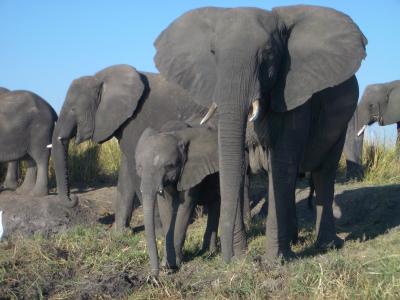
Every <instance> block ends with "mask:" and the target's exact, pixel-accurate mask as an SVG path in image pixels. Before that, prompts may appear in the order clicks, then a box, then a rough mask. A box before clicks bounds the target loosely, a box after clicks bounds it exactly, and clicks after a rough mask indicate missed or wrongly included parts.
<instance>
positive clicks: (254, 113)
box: [249, 99, 260, 122]
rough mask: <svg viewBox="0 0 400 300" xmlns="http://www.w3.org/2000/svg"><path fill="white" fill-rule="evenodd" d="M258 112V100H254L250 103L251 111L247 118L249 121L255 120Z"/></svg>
mask: <svg viewBox="0 0 400 300" xmlns="http://www.w3.org/2000/svg"><path fill="white" fill-rule="evenodd" d="M259 114H260V100H259V99H257V100H254V101H253V103H252V111H251V116H250V118H249V122H254V121H255V120H257V118H258V115H259Z"/></svg>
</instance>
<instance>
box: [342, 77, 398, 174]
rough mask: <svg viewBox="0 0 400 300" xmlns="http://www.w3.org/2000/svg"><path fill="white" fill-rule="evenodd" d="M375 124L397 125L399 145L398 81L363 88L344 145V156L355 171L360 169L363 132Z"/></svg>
mask: <svg viewBox="0 0 400 300" xmlns="http://www.w3.org/2000/svg"><path fill="white" fill-rule="evenodd" d="M376 122H378V124H379V125H380V126H386V125H391V124H395V123H397V143H399V140H400V80H395V81H391V82H386V83H378V84H370V85H368V86H367V87H366V88H365V91H364V93H363V96H362V97H361V100H360V103H359V104H358V106H357V109H356V111H355V113H354V116H353V118H352V120H351V122H350V124H349V130H348V136H347V138H346V144H345V150H346V151H345V154H346V155H348V156H349V157H350V158H351V159H352V161H353V162H354V168H355V169H360V167H361V168H362V166H361V159H362V145H363V140H364V131H365V129H366V128H367V127H368V126H370V125H372V124H374V123H376ZM350 129H351V130H350ZM346 147H347V149H346ZM346 159H347V156H346Z"/></svg>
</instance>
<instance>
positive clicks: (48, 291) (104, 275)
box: [0, 219, 400, 299]
mask: <svg viewBox="0 0 400 300" xmlns="http://www.w3.org/2000/svg"><path fill="white" fill-rule="evenodd" d="M204 221H205V220H203V219H199V220H197V221H196V224H195V225H194V226H193V225H192V226H191V227H190V230H189V233H188V237H187V241H186V246H185V256H186V257H188V258H189V261H188V262H187V263H185V264H184V265H183V267H182V269H181V270H180V271H179V272H178V273H176V274H173V275H162V276H161V277H160V279H159V281H157V282H156V281H154V280H151V279H150V278H148V277H147V274H148V260H147V254H146V246H145V242H144V235H143V233H140V234H137V235H134V236H131V235H129V234H128V235H118V234H115V233H113V231H111V230H108V229H106V227H101V226H95V227H92V228H84V227H76V228H74V229H71V230H69V231H67V232H65V233H62V234H58V235H56V236H54V237H52V238H50V239H44V238H42V237H40V236H35V237H33V238H30V239H23V238H21V237H16V238H14V239H12V240H10V241H7V242H3V243H0V295H2V296H3V297H15V298H26V299H31V298H51V299H77V298H83V299H86V298H89V299H92V298H97V297H101V298H103V299H107V298H118V297H129V299H166V298H170V299H180V298H185V299H186V298H202V299H206V298H209V299H243V298H246V299H265V298H267V297H273V298H287V299H293V298H294V299H305V298H307V299H399V298H400V230H399V229H398V228H397V229H393V230H391V231H389V232H388V233H386V234H384V235H381V236H379V237H377V238H376V239H373V240H369V241H362V240H354V241H348V242H347V244H346V247H345V248H344V249H342V250H338V251H337V250H333V251H329V252H328V253H325V254H324V253H319V252H318V251H317V250H315V249H311V250H310V245H311V244H312V242H313V239H312V236H313V233H312V232H311V231H307V230H302V231H301V232H300V239H301V241H302V243H301V244H300V245H298V246H296V247H295V251H296V252H297V253H298V254H299V255H300V256H302V255H303V257H302V258H300V259H298V260H296V261H294V262H292V263H289V264H286V265H282V266H273V267H271V266H268V265H266V264H264V263H262V261H260V259H259V258H260V256H262V254H263V251H264V250H263V249H264V242H265V237H264V236H262V235H257V236H255V237H253V238H252V239H251V240H250V242H249V250H248V252H247V254H246V255H245V257H244V258H243V259H240V260H238V261H236V262H234V263H232V264H230V265H226V264H224V263H223V262H222V261H221V258H220V256H219V255H210V254H207V253H206V254H203V255H199V252H200V249H201V244H200V240H201V236H202V233H203V230H204V226H205V222H204ZM252 226H253V227H257V226H263V224H262V222H260V221H259V222H258V223H255V224H253V225H252ZM253 229H254V228H253ZM255 230H256V231H257V229H255ZM160 248H161V247H160ZM307 251H308V252H307ZM310 251H311V253H310ZM304 253H308V254H306V255H304ZM310 254H311V255H310Z"/></svg>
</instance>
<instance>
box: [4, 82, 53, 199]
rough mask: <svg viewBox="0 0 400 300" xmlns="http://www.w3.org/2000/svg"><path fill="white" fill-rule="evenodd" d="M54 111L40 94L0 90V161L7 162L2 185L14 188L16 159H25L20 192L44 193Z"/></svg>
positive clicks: (46, 182)
mask: <svg viewBox="0 0 400 300" xmlns="http://www.w3.org/2000/svg"><path fill="white" fill-rule="evenodd" d="M56 121H57V114H56V112H55V111H54V110H53V108H52V107H51V106H50V105H49V104H48V103H47V102H46V101H45V100H44V99H42V98H41V97H39V96H38V95H36V94H35V93H32V92H29V91H9V90H7V89H5V88H1V89H0V124H1V126H0V128H1V129H0V144H1V146H0V161H1V162H8V168H7V175H6V178H5V181H4V183H3V188H8V189H16V188H17V174H18V164H17V161H18V160H21V159H24V160H26V161H27V171H26V175H25V180H24V182H23V184H22V185H21V186H20V187H19V188H18V192H20V193H22V194H30V195H32V196H45V195H47V194H48V164H49V155H50V149H49V148H48V147H49V144H51V137H52V134H53V129H54V123H55V122H56Z"/></svg>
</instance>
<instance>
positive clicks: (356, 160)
mask: <svg viewBox="0 0 400 300" xmlns="http://www.w3.org/2000/svg"><path fill="white" fill-rule="evenodd" d="M357 117H358V113H357V109H356V111H355V112H354V115H353V117H352V118H351V120H350V122H349V125H348V128H347V133H346V140H345V143H344V148H343V154H344V157H345V158H346V180H361V179H362V178H363V177H364V170H363V167H362V160H361V159H362V157H361V154H362V147H363V141H364V135H361V136H357V132H358V130H357V119H358V118H357Z"/></svg>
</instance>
